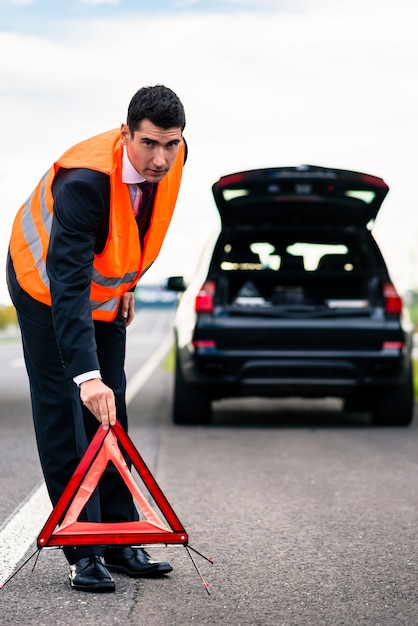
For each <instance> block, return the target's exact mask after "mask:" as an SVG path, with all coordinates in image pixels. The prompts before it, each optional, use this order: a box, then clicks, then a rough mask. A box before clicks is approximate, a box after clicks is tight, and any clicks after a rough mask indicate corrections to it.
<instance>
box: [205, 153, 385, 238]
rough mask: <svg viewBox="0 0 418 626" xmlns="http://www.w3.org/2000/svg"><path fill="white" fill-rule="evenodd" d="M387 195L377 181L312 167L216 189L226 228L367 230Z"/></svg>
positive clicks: (260, 173)
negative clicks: (298, 226) (317, 226)
mask: <svg viewBox="0 0 418 626" xmlns="http://www.w3.org/2000/svg"><path fill="white" fill-rule="evenodd" d="M388 191H389V187H388V185H387V184H386V183H385V182H384V180H383V179H381V178H378V177H376V176H371V175H369V174H362V173H360V172H351V171H348V170H340V169H331V168H325V167H318V166H314V165H300V166H298V167H276V168H266V169H258V170H249V171H246V172H239V173H236V174H230V175H228V176H223V177H222V178H220V179H219V180H218V181H217V182H216V183H215V184H214V185H213V186H212V192H213V195H214V199H215V202H216V205H217V207H218V211H219V214H220V217H221V221H222V225H223V226H224V227H225V226H230V227H232V226H235V227H239V225H243V226H247V227H248V225H251V224H254V225H260V224H262V223H271V224H275V225H278V224H287V225H289V224H292V223H303V224H305V225H306V224H308V223H317V222H321V221H323V222H324V223H325V224H327V225H331V224H336V225H338V224H339V225H342V224H345V225H353V226H360V225H364V226H366V225H367V224H368V223H369V222H372V221H374V220H375V218H376V215H377V213H378V211H379V209H380V206H381V204H382V202H383V200H384V198H385V196H386V194H387V193H388Z"/></svg>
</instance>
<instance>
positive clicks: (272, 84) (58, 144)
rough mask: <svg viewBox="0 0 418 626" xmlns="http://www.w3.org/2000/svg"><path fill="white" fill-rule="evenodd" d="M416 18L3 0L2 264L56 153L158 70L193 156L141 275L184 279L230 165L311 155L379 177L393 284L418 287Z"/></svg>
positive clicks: (270, 5) (381, 0)
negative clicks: (181, 111)
mask: <svg viewBox="0 0 418 626" xmlns="http://www.w3.org/2000/svg"><path fill="white" fill-rule="evenodd" d="M417 29H418V3H417V2H416V0H397V2H396V3H395V2H393V0H367V1H365V0H214V1H209V0H161V1H158V0H153V2H150V1H149V0H148V1H147V2H143V1H142V0H139V1H138V0H137V1H135V0H73V1H66V0H61V1H60V2H57V0H44V1H42V0H15V1H12V0H9V1H7V0H0V53H1V54H0V262H1V263H2V264H3V267H4V263H5V258H6V253H7V246H8V240H9V236H10V230H11V226H12V222H13V219H14V216H15V214H16V212H17V210H18V209H19V207H20V205H21V204H22V203H23V202H24V201H25V199H26V198H27V196H28V195H29V193H30V192H31V191H32V189H33V187H34V186H35V185H36V184H37V182H38V180H39V179H40V177H41V176H42V175H43V173H44V172H45V171H46V170H47V169H48V168H49V167H50V165H51V164H52V163H53V161H55V160H56V159H57V158H58V157H59V156H60V155H61V154H62V153H63V152H64V151H65V150H66V149H67V148H68V147H70V146H71V145H73V144H75V143H77V142H78V141H81V140H82V139H85V138H87V137H90V136H93V135H95V134H97V133H100V132H103V131H105V130H108V129H110V128H116V127H119V126H120V124H121V123H123V122H125V121H126V111H127V106H128V103H129V100H130V99H131V97H132V95H133V94H134V93H135V91H136V90H137V89H139V88H140V87H141V86H143V85H152V84H157V83H163V84H165V85H167V86H169V87H171V88H172V89H173V90H174V91H175V92H176V93H177V94H178V95H179V97H180V98H181V100H182V102H183V104H184V106H185V109H186V117H187V125H186V129H185V137H186V139H187V143H188V146H189V157H188V161H187V164H186V167H185V170H184V176H183V183H182V189H181V191H180V195H179V199H178V202H177V207H176V212H175V216H174V218H173V221H172V224H171V226H170V229H169V232H168V235H167V238H166V241H165V243H164V245H163V248H162V251H161V253H160V257H159V258H158V260H157V261H156V262H155V264H154V266H153V267H152V269H151V270H150V271H149V272H148V273H147V276H146V277H144V281H146V282H149V283H159V282H161V281H163V280H164V278H165V277H167V276H169V275H174V274H182V275H184V276H185V277H186V279H188V278H190V276H191V274H192V272H193V269H194V267H195V266H196V263H197V261H198V258H199V256H200V254H201V251H202V249H203V247H204V245H205V242H206V240H207V237H208V235H209V233H211V232H212V231H213V230H216V229H217V228H218V227H219V219H218V214H217V210H216V207H215V205H214V202H213V198H212V193H211V186H212V184H213V183H214V182H215V181H216V180H217V179H218V178H219V177H220V176H222V175H225V174H229V173H232V172H237V171H242V170H247V169H253V168H260V167H273V166H285V165H299V164H302V163H310V164H313V165H322V166H329V167H338V168H342V169H352V170H356V171H362V172H366V173H369V174H373V175H377V176H381V177H382V178H384V179H385V181H386V182H387V183H388V184H389V187H390V192H389V195H388V197H387V199H386V200H385V202H384V204H383V207H382V209H381V211H380V213H379V215H378V219H377V222H376V225H375V228H374V231H373V232H374V234H375V237H376V239H377V241H378V243H379V245H380V247H381V249H382V251H383V254H384V256H385V258H386V261H387V263H388V266H389V270H390V273H391V275H392V278H393V280H394V282H395V284H396V285H397V287H398V289H399V290H400V291H401V292H404V291H406V290H408V289H411V288H417V289H418V208H417V206H416V205H417V204H418V202H417V199H416V198H415V195H416V193H417V192H416V188H415V181H416V168H417V164H418V125H417V119H418V115H417V110H418V106H417V105H418V81H417V69H418V38H417V36H416V33H417ZM3 276H4V272H2V274H0V303H3V304H8V303H9V299H8V294H7V288H6V284H5V280H4V279H3Z"/></svg>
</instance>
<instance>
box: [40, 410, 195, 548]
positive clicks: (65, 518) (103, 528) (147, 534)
mask: <svg viewBox="0 0 418 626" xmlns="http://www.w3.org/2000/svg"><path fill="white" fill-rule="evenodd" d="M118 441H119V443H120V444H121V445H122V447H123V449H124V451H125V452H126V454H127V455H128V457H129V459H130V460H131V462H132V465H133V467H134V468H135V469H136V471H137V472H138V474H139V476H140V477H141V479H142V481H143V483H144V485H145V486H146V488H147V489H148V491H149V493H150V495H151V496H152V498H153V499H154V502H155V503H156V505H157V506H158V507H159V511H160V512H161V513H162V515H163V516H164V520H163V519H162V518H161V517H160V515H159V513H158V512H157V511H156V510H155V509H154V508H153V506H152V505H151V504H150V503H149V502H148V500H147V499H146V497H145V495H144V494H143V492H142V491H141V489H140V488H139V487H138V485H137V484H136V482H135V481H134V479H133V478H132V474H131V472H130V470H129V468H128V466H127V464H126V462H125V459H124V458H123V455H122V453H121V451H120V448H119V446H118ZM109 461H112V463H113V464H114V465H115V467H116V469H117V470H118V471H119V474H120V475H121V477H122V478H123V480H124V481H125V484H126V485H127V487H128V489H129V491H130V492H131V494H132V496H133V498H134V501H135V503H136V505H137V506H138V509H139V511H140V513H141V514H142V515H141V519H140V520H139V521H133V522H112V523H109V522H79V521H78V517H79V515H80V513H81V511H82V510H83V508H84V505H85V504H86V502H88V500H89V498H90V496H91V494H92V493H93V491H94V489H95V488H96V486H97V484H98V482H99V480H100V477H101V475H102V474H103V472H104V470H105V469H106V466H107V464H108V462H109ZM142 517H144V518H145V519H142ZM187 542H188V537H187V534H186V532H185V530H184V528H183V526H182V524H181V523H180V520H179V519H178V517H177V516H176V514H175V513H174V511H173V509H172V508H171V506H170V504H169V503H168V501H167V499H166V497H165V496H164V494H163V492H162V491H161V489H160V487H159V486H158V485H157V483H156V481H155V479H154V477H153V476H152V474H151V472H150V471H149V469H148V467H147V466H146V465H145V462H144V460H143V459H142V457H141V456H140V454H139V452H138V451H137V449H136V448H135V446H134V444H133V443H132V441H131V440H130V438H129V437H128V435H127V433H126V432H125V431H124V430H123V428H122V426H121V425H120V423H119V422H116V424H115V425H114V426H112V427H111V428H110V429H109V430H103V428H101V427H99V428H98V430H97V433H96V435H95V436H94V438H93V440H92V441H91V443H90V445H89V447H88V448H87V450H86V452H85V454H84V456H83V458H82V459H81V461H80V463H79V465H78V467H77V469H76V470H75V472H74V474H73V476H72V477H71V479H70V482H69V483H68V485H67V487H66V488H65V490H64V492H63V494H62V496H61V498H60V499H59V501H58V502H57V504H56V506H55V507H54V509H53V511H52V513H51V515H50V516H49V518H48V520H47V522H46V524H45V526H44V527H43V529H42V530H41V532H40V534H39V536H38V540H37V543H38V547H39V548H45V547H49V546H83V545H139V544H148V543H165V544H168V543H170V544H183V545H187Z"/></svg>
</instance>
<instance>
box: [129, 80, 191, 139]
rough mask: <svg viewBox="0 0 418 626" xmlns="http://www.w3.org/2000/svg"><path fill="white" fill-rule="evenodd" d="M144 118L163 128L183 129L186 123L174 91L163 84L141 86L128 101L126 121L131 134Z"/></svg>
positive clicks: (182, 109) (182, 108)
mask: <svg viewBox="0 0 418 626" xmlns="http://www.w3.org/2000/svg"><path fill="white" fill-rule="evenodd" d="M145 119H147V120H149V121H150V122H152V123H153V124H155V126H159V127H160V128H164V129H165V130H167V129H168V128H181V130H184V127H185V125H186V116H185V113H184V107H183V105H182V103H181V102H180V99H179V98H178V96H177V95H176V94H175V93H174V91H172V90H171V89H169V88H168V87H164V85H155V86H153V87H142V88H141V89H139V91H137V92H136V94H135V95H134V96H133V98H132V100H131V101H130V103H129V107H128V118H127V122H126V123H127V125H128V126H129V130H130V133H131V135H133V134H134V132H135V131H136V130H138V128H139V125H140V123H141V122H142V120H145Z"/></svg>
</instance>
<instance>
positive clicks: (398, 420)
mask: <svg viewBox="0 0 418 626" xmlns="http://www.w3.org/2000/svg"><path fill="white" fill-rule="evenodd" d="M413 417H414V384H413V375H412V365H410V367H409V369H408V373H407V377H406V381H405V383H404V384H403V385H402V386H400V387H396V388H394V389H389V390H387V391H381V392H380V393H379V396H378V397H377V398H375V401H374V407H373V410H372V416H371V422H372V424H373V426H409V425H410V424H411V422H412V419H413Z"/></svg>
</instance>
